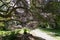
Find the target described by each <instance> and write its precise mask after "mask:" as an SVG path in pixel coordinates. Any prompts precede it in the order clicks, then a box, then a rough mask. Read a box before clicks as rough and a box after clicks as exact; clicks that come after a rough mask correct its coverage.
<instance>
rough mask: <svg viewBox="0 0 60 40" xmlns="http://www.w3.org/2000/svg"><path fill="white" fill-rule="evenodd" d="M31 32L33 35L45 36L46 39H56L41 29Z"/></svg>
mask: <svg viewBox="0 0 60 40" xmlns="http://www.w3.org/2000/svg"><path fill="white" fill-rule="evenodd" d="M30 33H31V34H32V35H33V36H37V37H41V38H44V39H46V40H56V39H55V38H54V37H52V36H50V35H48V34H47V33H45V32H42V31H41V30H39V29H35V30H32V31H31V32H30Z"/></svg>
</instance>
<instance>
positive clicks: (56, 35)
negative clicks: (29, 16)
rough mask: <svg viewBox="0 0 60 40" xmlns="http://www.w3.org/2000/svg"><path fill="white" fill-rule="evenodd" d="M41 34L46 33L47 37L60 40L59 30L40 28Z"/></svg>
mask: <svg viewBox="0 0 60 40" xmlns="http://www.w3.org/2000/svg"><path fill="white" fill-rule="evenodd" d="M40 30H42V31H43V32H45V33H47V34H48V35H50V36H52V37H54V38H56V39H57V40H60V29H47V28H40Z"/></svg>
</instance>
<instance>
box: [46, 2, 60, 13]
mask: <svg viewBox="0 0 60 40" xmlns="http://www.w3.org/2000/svg"><path fill="white" fill-rule="evenodd" d="M45 10H46V11H48V12H52V13H58V12H59V10H60V2H48V3H47V4H46V5H45Z"/></svg>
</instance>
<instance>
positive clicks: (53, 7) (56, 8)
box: [44, 2, 60, 28]
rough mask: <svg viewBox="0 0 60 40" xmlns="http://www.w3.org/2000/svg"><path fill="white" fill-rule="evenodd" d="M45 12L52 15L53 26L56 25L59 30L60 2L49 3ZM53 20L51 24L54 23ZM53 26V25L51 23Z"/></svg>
mask: <svg viewBox="0 0 60 40" xmlns="http://www.w3.org/2000/svg"><path fill="white" fill-rule="evenodd" d="M44 10H45V12H48V13H50V14H52V15H51V16H52V20H54V22H53V25H54V24H55V25H56V26H55V28H58V27H57V26H58V23H59V22H58V20H60V17H59V15H60V14H59V13H60V2H48V3H47V4H46V5H45V8H44ZM52 20H51V22H52ZM51 24H52V23H51Z"/></svg>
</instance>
